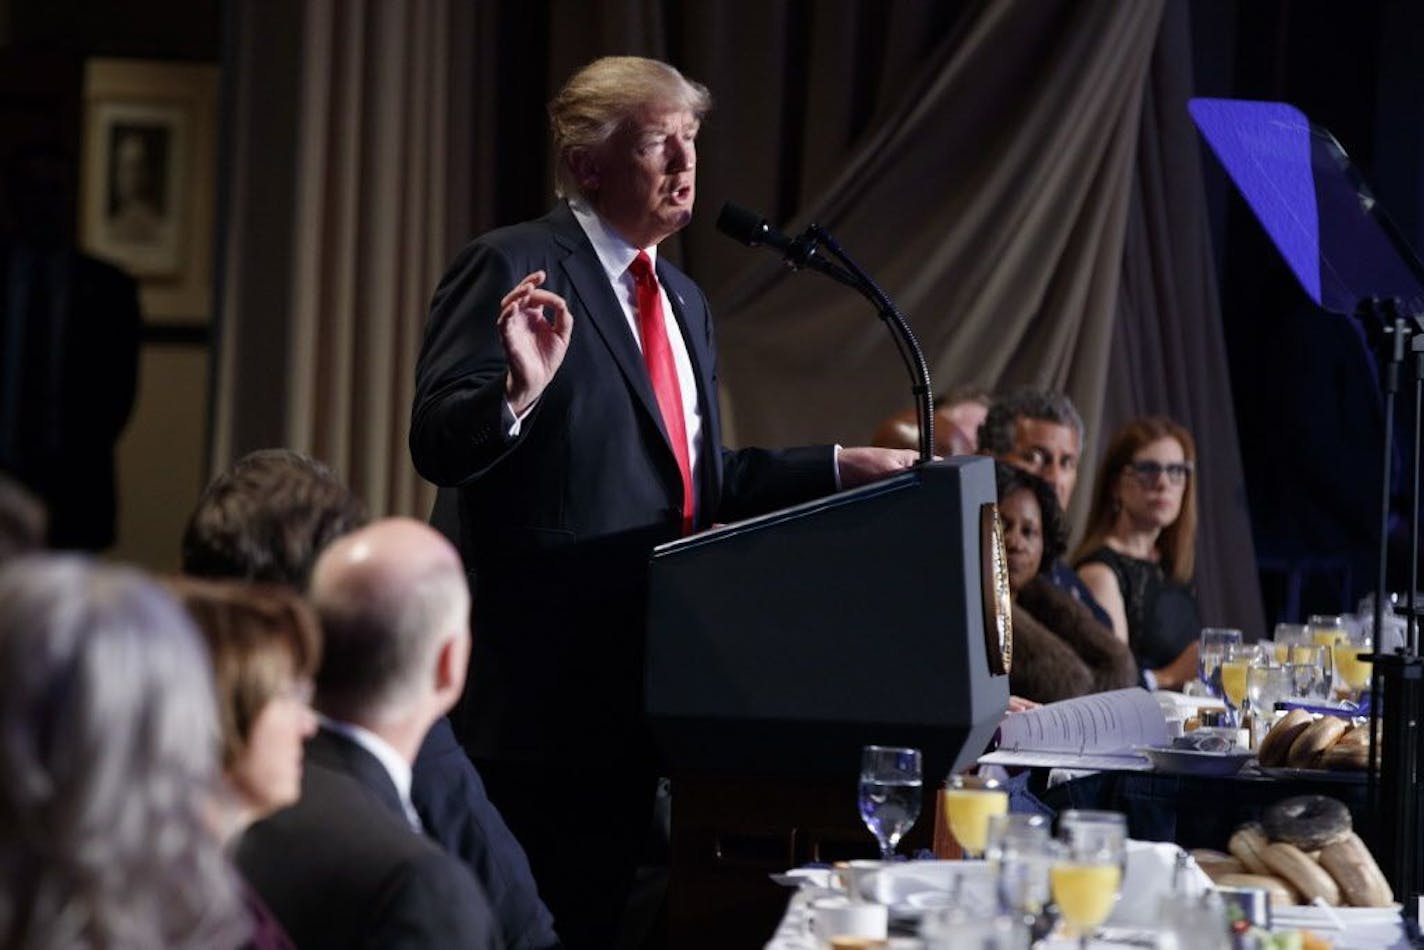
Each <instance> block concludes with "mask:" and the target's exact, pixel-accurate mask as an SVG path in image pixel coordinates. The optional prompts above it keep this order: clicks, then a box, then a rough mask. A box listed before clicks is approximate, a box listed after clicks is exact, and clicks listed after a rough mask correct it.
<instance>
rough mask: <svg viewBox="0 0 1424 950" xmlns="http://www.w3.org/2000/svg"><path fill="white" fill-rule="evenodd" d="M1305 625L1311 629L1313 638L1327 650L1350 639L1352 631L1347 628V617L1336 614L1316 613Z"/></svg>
mask: <svg viewBox="0 0 1424 950" xmlns="http://www.w3.org/2000/svg"><path fill="white" fill-rule="evenodd" d="M1305 626H1306V629H1307V630H1309V631H1310V638H1311V640H1312V641H1313V642H1314V643H1315V644H1316V645H1318V646H1322V647H1325V648H1326V649H1327V650H1328V649H1330V648H1331V647H1333V646H1334V645H1335V644H1337V643H1340V642H1342V641H1344V642H1348V641H1349V639H1350V631H1349V630H1347V629H1345V618H1344V617H1341V616H1338V615H1336V614H1315V615H1313V616H1312V617H1311V618H1310V622H1309V623H1307V624H1306V625H1305Z"/></svg>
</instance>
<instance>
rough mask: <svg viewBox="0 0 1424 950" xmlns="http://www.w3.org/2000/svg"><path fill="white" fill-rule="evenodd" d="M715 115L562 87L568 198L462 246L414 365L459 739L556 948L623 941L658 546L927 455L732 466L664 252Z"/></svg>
mask: <svg viewBox="0 0 1424 950" xmlns="http://www.w3.org/2000/svg"><path fill="white" fill-rule="evenodd" d="M710 106H711V98H710V96H709V95H708V92H707V90H706V89H705V88H704V87H703V86H701V85H699V84H697V83H695V82H691V81H689V80H687V79H686V78H684V77H683V76H682V75H681V74H680V73H679V72H678V71H677V70H676V69H674V68H673V67H671V66H669V65H667V64H665V63H661V62H657V61H655V60H649V59H641V58H636V57H610V58H606V59H600V60H597V61H595V62H593V63H591V64H590V65H588V66H586V67H584V68H583V69H582V70H580V71H579V72H578V73H577V74H575V75H574V76H573V78H571V79H570V80H569V82H568V84H567V85H566V86H565V87H564V89H563V90H562V91H561V92H560V93H559V94H558V95H557V96H556V97H555V98H554V100H553V102H551V103H550V106H549V114H550V119H551V125H552V131H553V144H554V149H555V152H556V162H555V166H556V171H555V179H556V190H557V193H558V196H559V198H560V199H561V200H560V201H559V202H558V204H557V205H556V207H555V208H554V210H553V211H551V212H550V213H549V214H547V215H546V216H544V217H543V218H540V219H538V220H536V221H529V222H525V223H522V224H518V225H515V226H513V227H509V228H502V229H499V230H497V231H493V232H491V233H489V234H486V235H484V236H483V237H480V238H479V239H477V240H475V241H474V242H473V243H471V244H470V245H468V246H467V247H466V248H465V249H464V250H462V251H461V252H460V254H459V255H458V257H457V258H456V259H455V262H454V263H453V265H452V266H451V267H450V270H449V272H448V273H447V274H446V275H445V277H444V278H443V279H442V280H441V282H440V286H439V288H438V289H437V290H436V292H435V296H434V300H433V302H432V304H431V309H430V316H429V322H428V324H427V327H426V336H425V342H424V345H423V347H422V350H421V354H420V360H419V363H418V366H417V377H416V395H415V406H414V410H413V413H412V420H411V437H410V444H411V453H412V455H413V456H414V460H415V465H416V468H417V469H418V470H419V471H420V473H421V474H422V475H423V476H424V477H426V478H428V479H430V480H431V481H433V482H435V483H437V484H439V485H443V486H458V488H459V492H458V503H459V517H460V528H459V533H460V538H459V540H460V547H461V551H462V553H463V555H464V557H465V561H466V564H467V566H468V567H469V568H470V569H471V570H472V571H473V572H474V574H475V576H476V582H477V590H476V595H475V607H474V631H475V643H474V655H473V657H472V659H471V669H470V682H469V685H468V686H467V688H466V693H465V698H464V700H463V701H462V703H461V705H460V707H459V708H458V709H457V710H456V712H454V713H452V719H453V722H454V726H455V730H456V732H457V733H458V734H459V735H460V737H461V740H462V742H463V743H464V745H465V747H466V749H467V750H468V751H469V752H470V754H471V756H472V757H473V758H474V759H475V761H476V763H477V764H478V766H479V769H480V772H481V774H482V776H483V777H484V779H485V781H486V784H487V786H488V788H489V793H490V797H491V798H492V799H493V800H494V802H495V804H496V805H497V806H498V807H499V809H500V810H501V812H502V813H503V814H504V816H505V818H506V819H507V820H508V822H509V824H510V826H511V828H512V829H513V830H514V833H515V835H516V836H517V837H518V838H519V839H520V841H521V843H522V844H523V845H524V847H525V850H526V851H527V853H528V855H529V859H530V863H531V864H532V866H533V870H534V876H535V879H536V881H537V882H538V884H539V888H540V892H541V894H542V896H543V897H544V899H545V901H546V902H547V903H548V905H549V907H550V909H551V910H552V911H553V913H554V918H555V927H556V928H557V929H558V931H559V934H560V936H561V937H562V939H563V940H564V942H565V944H566V945H567V946H570V947H584V946H587V947H599V948H606V947H611V946H613V942H614V941H613V934H614V932H615V930H616V927H617V923H618V919H619V916H620V914H621V912H622V909H623V904H624V901H625V899H626V895H627V891H628V888H629V885H630V882H631V877H632V872H633V869H634V865H635V861H636V858H637V852H638V847H639V845H640V843H641V842H642V840H643V837H644V835H645V834H646V831H647V827H648V822H649V818H650V814H651V806H652V800H653V794H654V788H655V780H656V775H657V771H656V764H655V761H654V758H653V751H652V747H651V743H650V741H649V736H648V734H647V731H646V727H645V723H644V718H643V713H642V692H643V691H642V675H643V651H644V601H645V593H646V574H647V560H648V554H649V552H650V551H651V550H652V548H653V546H654V545H656V544H660V543H662V542H665V541H669V540H672V539H675V538H677V537H679V536H682V535H686V534H689V533H692V532H695V531H698V530H702V529H704V528H706V527H708V526H709V525H711V524H712V523H713V522H717V521H729V520H734V519H738V518H743V517H747V516H750V515H754V514H758V513H761V512H765V511H770V510H774V509H776V508H780V507H784V506H786V505H789V504H793V503H796V502H800V501H804V500H807V499H809V498H814V497H817V496H820V495H825V494H829V493H831V492H833V491H835V490H836V489H837V488H838V487H847V488H848V487H853V486H855V485H859V484H864V483H866V482H869V481H872V480H874V479H876V478H880V477H883V476H886V475H889V474H892V473H894V472H897V471H901V470H903V469H905V468H907V467H908V466H909V465H911V464H913V462H914V460H915V459H916V455H915V453H913V452H908V451H903V450H891V449H872V448H856V449H838V448H835V447H832V446H821V447H811V448H800V449H790V450H784V451H768V450H764V449H741V450H737V451H730V450H727V449H724V448H722V446H721V438H720V432H719V420H718V412H717V368H716V348H715V344H714V340H713V333H712V322H711V317H710V314H709V312H708V306H707V300H706V298H705V297H704V296H703V293H702V291H701V290H700V289H699V288H698V286H697V285H696V284H695V283H693V282H692V281H691V280H690V279H689V278H688V277H687V276H686V275H684V274H683V273H682V272H681V271H679V270H678V269H677V268H676V267H673V266H672V265H671V264H669V263H668V262H667V261H664V260H660V259H659V258H658V244H659V243H660V242H661V241H662V240H663V239H664V238H667V237H668V236H670V235H672V234H674V233H676V232H677V231H678V230H680V229H681V228H683V227H685V226H686V225H687V223H688V221H689V220H690V219H691V217H692V207H693V201H694V198H695V194H696V171H697V133H698V126H699V124H700V122H701V119H702V116H703V115H704V114H706V112H707V111H708V109H709V108H710Z"/></svg>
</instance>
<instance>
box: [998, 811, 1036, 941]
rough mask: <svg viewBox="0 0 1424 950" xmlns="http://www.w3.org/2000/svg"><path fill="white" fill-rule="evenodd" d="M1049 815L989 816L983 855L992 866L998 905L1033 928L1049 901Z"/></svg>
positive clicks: (1014, 814) (1003, 910) (1015, 814)
mask: <svg viewBox="0 0 1424 950" xmlns="http://www.w3.org/2000/svg"><path fill="white" fill-rule="evenodd" d="M1049 841H1050V838H1049V836H1048V819H1047V818H1045V817H1044V816H1042V815H1034V814H1028V813H1005V814H1002V815H991V816H990V817H989V832H988V836H987V838H986V844H985V847H984V858H985V860H987V861H988V862H989V864H990V865H991V866H992V867H993V868H994V875H995V883H996V892H997V894H998V898H999V909H1000V910H1001V911H1002V912H1004V913H1006V914H1012V915H1013V916H1014V917H1016V918H1017V919H1018V920H1021V921H1023V923H1024V924H1025V925H1026V926H1027V927H1028V928H1029V929H1030V930H1031V931H1032V930H1036V929H1037V925H1038V922H1039V920H1040V919H1041V917H1042V914H1043V910H1044V908H1045V907H1046V906H1047V905H1048V869H1049V865H1050V863H1051V855H1050V853H1049V849H1048V845H1049Z"/></svg>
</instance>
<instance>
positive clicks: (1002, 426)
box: [979, 389, 1084, 511]
mask: <svg viewBox="0 0 1424 950" xmlns="http://www.w3.org/2000/svg"><path fill="white" fill-rule="evenodd" d="M1083 437H1084V430H1083V417H1082V416H1080V415H1079V414H1078V409H1077V407H1075V406H1074V405H1073V402H1072V400H1070V399H1069V398H1068V397H1067V396H1065V395H1063V394H1062V393H1058V392H1053V391H1052V390H1048V389H1016V390H1014V391H1013V392H1011V393H1009V394H1008V395H1006V396H1002V397H1000V398H998V399H996V400H994V402H993V404H992V405H990V407H989V412H988V414H987V415H986V416H985V417H984V422H983V424H982V425H980V427H979V451H980V452H982V453H983V454H985V455H992V456H994V457H995V458H997V459H999V460H1000V461H1003V462H1008V463H1009V464H1010V465H1017V466H1018V467H1019V468H1021V469H1023V470H1024V471H1026V472H1029V473H1030V474H1033V475H1037V476H1038V477H1039V478H1041V479H1043V480H1044V481H1045V482H1048V484H1050V485H1052V486H1053V491H1054V493H1055V494H1057V495H1058V504H1059V505H1061V506H1062V507H1063V510H1064V511H1067V510H1068V502H1069V500H1070V499H1071V498H1072V497H1073V487H1074V486H1075V485H1076V484H1077V483H1078V463H1079V462H1080V461H1081V456H1082V452H1083Z"/></svg>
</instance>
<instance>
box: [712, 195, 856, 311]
mask: <svg viewBox="0 0 1424 950" xmlns="http://www.w3.org/2000/svg"><path fill="white" fill-rule="evenodd" d="M813 229H814V225H813ZM717 230H718V231H721V232H722V233H723V234H725V235H727V236H728V237H729V238H731V239H732V240H734V241H739V242H741V243H742V244H745V245H746V246H747V247H759V246H761V245H765V246H767V247H770V248H775V249H776V250H778V251H780V252H781V255H782V257H783V258H785V261H786V266H787V267H790V268H791V269H792V270H801V269H803V268H806V269H809V270H814V271H817V272H819V273H821V274H824V275H826V276H827V277H829V278H831V279H832V280H835V281H839V282H840V283H842V284H845V285H846V286H847V287H853V288H855V289H856V290H860V289H861V284H860V282H859V281H857V280H856V279H855V277H854V276H852V275H851V274H850V273H848V272H847V271H846V270H845V269H844V268H841V267H838V266H836V264H834V263H833V262H831V261H828V260H826V259H825V258H823V257H821V256H819V255H818V254H817V253H816V241H815V238H814V237H813V236H812V231H807V232H806V233H805V234H803V235H801V236H800V237H798V238H790V237H787V236H786V235H785V234H782V233H781V232H780V231H778V230H777V229H776V228H774V227H772V226H771V225H770V224H767V222H766V218H763V217H762V216H761V215H759V214H757V213H756V212H755V211H751V210H749V209H747V208H743V207H742V206H741V205H738V204H733V203H732V202H730V201H728V202H727V203H726V204H724V205H722V213H721V214H719V215H717Z"/></svg>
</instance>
